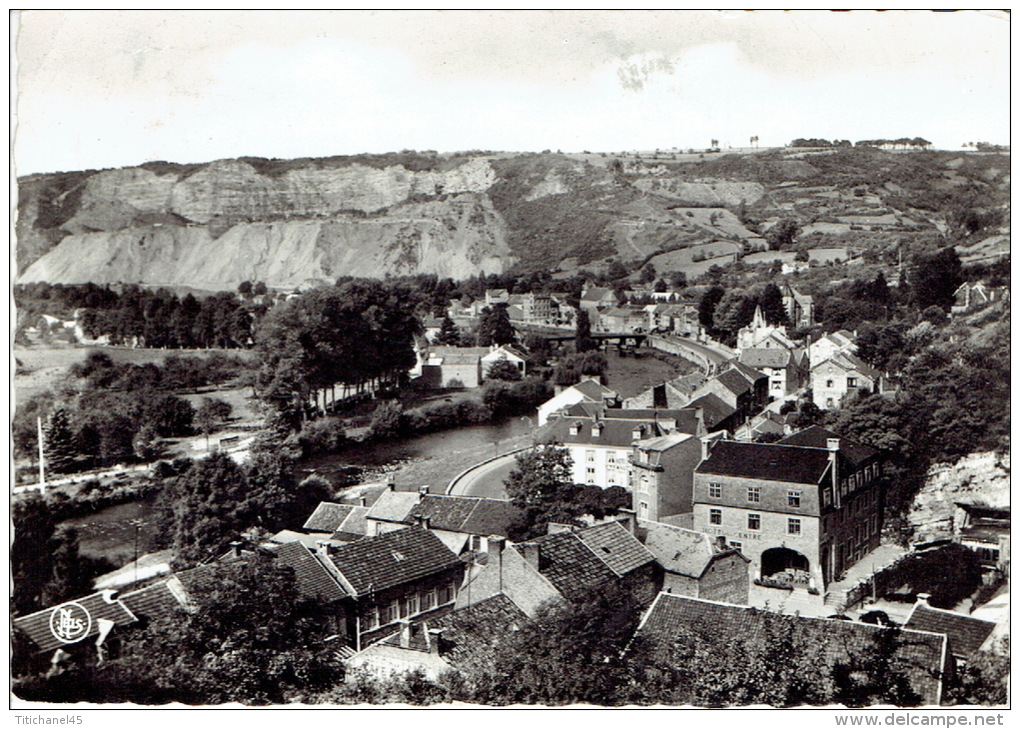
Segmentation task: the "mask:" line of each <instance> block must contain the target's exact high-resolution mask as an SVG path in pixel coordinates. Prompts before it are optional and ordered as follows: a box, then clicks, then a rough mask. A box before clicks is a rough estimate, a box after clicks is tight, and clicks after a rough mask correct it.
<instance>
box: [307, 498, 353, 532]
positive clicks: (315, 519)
mask: <svg viewBox="0 0 1020 729" xmlns="http://www.w3.org/2000/svg"><path fill="white" fill-rule="evenodd" d="M353 508H354V507H353V506H352V505H350V504H334V503H332V502H330V501H323V502H321V503H320V504H319V505H318V506H316V507H315V511H313V512H312V515H311V516H310V517H308V520H307V521H305V523H304V525H303V526H302V527H301V528H302V529H304V530H305V531H308V532H333V531H336V530H337V529H338V528H339V527H340V525H341V524H342V523H343V521H344V519H346V518H347V516H348V515H349V514H350V513H351V510H352V509H353Z"/></svg>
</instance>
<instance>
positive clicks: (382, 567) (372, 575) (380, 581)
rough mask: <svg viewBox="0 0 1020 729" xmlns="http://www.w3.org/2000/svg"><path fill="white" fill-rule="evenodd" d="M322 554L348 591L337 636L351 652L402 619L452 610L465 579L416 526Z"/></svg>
mask: <svg viewBox="0 0 1020 729" xmlns="http://www.w3.org/2000/svg"><path fill="white" fill-rule="evenodd" d="M284 546H288V545H284ZM295 546H300V545H295ZM323 556H325V558H326V559H327V560H328V563H329V564H328V567H329V568H330V572H331V573H332V575H333V576H334V577H335V578H336V581H337V582H338V583H339V585H340V586H341V588H343V590H344V591H345V592H346V593H347V598H346V599H345V601H344V608H345V609H344V613H345V625H344V630H343V631H342V635H343V637H344V640H345V642H346V643H347V645H349V646H351V647H352V648H353V649H354V650H355V651H360V650H361V649H362V648H363V647H365V646H367V645H369V644H370V643H373V642H375V641H377V640H380V639H382V638H385V637H386V636H388V635H391V634H393V633H395V632H397V631H398V630H400V621H401V620H411V621H412V622H421V621H423V620H428V619H430V618H434V617H438V615H439V614H440V613H441V612H444V611H446V612H448V611H450V610H452V609H453V604H454V601H455V600H456V598H457V591H458V588H459V586H460V584H461V582H462V581H463V577H464V563H463V562H462V561H461V560H460V559H459V558H458V557H457V555H456V554H454V553H453V552H452V551H451V550H450V549H449V548H448V547H447V546H446V545H445V544H443V542H442V540H440V539H439V537H437V536H436V535H435V534H433V533H432V532H430V531H428V530H426V529H422V528H420V527H416V526H404V527H403V528H401V529H396V530H394V531H388V532H384V533H382V534H380V535H379V536H369V537H364V538H362V539H359V540H357V541H354V542H351V543H349V544H345V545H342V546H340V547H332V546H329V545H324V547H323Z"/></svg>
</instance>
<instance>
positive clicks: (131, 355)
mask: <svg viewBox="0 0 1020 729" xmlns="http://www.w3.org/2000/svg"><path fill="white" fill-rule="evenodd" d="M93 350H96V351H100V352H103V354H107V355H109V357H110V359H112V360H113V361H114V362H132V363H134V364H145V363H146V362H156V363H159V362H162V361H163V360H165V359H166V358H167V357H210V356H212V355H213V354H225V355H228V356H231V355H233V356H237V357H241V358H244V359H254V357H255V356H256V354H255V352H252V351H250V350H243V349H132V348H130V347H72V346H56V345H54V346H47V347H15V348H14V359H15V362H16V370H15V373H14V393H15V396H16V398H17V399H18V400H19V401H24V400H27V399H28V398H30V397H32V396H33V395H37V394H39V393H41V392H45V391H47V390H50V389H52V388H53V386H54V385H55V384H56V383H57V382H58V381H59V380H60V378H61V377H62V376H63V375H64V373H65V371H66V370H67V368H68V367H70V366H71V365H73V364H77V363H79V362H84V361H85V357H86V355H88V353H89V352H91V351H93Z"/></svg>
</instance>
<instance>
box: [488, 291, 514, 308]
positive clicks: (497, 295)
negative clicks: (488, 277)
mask: <svg viewBox="0 0 1020 729" xmlns="http://www.w3.org/2000/svg"><path fill="white" fill-rule="evenodd" d="M509 303H510V292H509V291H507V290H506V289H486V290H485V305H486V306H495V305H496V304H509Z"/></svg>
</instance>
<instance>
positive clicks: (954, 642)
mask: <svg viewBox="0 0 1020 729" xmlns="http://www.w3.org/2000/svg"><path fill="white" fill-rule="evenodd" d="M903 627H904V628H908V629H910V630H924V631H927V632H929V633H941V634H942V635H945V636H946V637H947V638H949V648H950V650H952V651H953V655H954V656H960V657H961V658H964V659H966V658H970V657H971V656H972V655H973V654H974V653H976V652H977V650H978V649H979V648H981V646H982V645H983V644H984V642H985V641H986V640H988V636H989V635H991V633H992V631H993V630H995V623H993V622H991V621H988V620H981V619H979V618H972V617H971V616H970V615H963V614H962V613H954V612H952V611H951V610H940V609H938V608H933V607H931V606H930V605H924V604H922V603H914V609H913V610H911V611H910V616H909V617H908V618H907V622H906V623H905V624H904V625H903Z"/></svg>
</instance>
